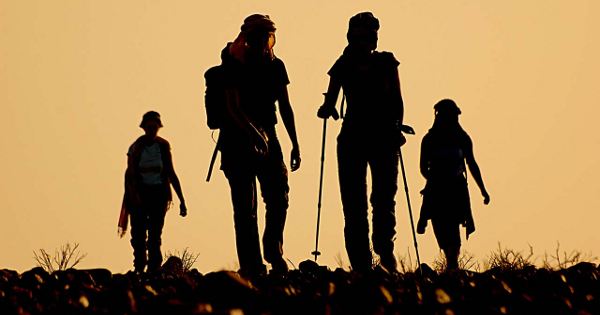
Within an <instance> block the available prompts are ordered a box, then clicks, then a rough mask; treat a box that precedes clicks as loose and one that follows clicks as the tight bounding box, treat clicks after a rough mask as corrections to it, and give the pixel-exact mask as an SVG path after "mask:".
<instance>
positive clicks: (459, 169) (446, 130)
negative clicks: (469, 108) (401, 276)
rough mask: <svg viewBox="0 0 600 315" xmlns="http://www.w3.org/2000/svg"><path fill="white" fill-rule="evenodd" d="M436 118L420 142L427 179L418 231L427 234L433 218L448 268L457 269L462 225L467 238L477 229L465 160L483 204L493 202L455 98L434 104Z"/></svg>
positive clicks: (422, 169) (423, 171)
mask: <svg viewBox="0 0 600 315" xmlns="http://www.w3.org/2000/svg"><path fill="white" fill-rule="evenodd" d="M434 110H435V120H434V122H433V126H432V127H431V129H429V132H428V133H427V134H426V135H425V136H424V137H423V141H422V143H421V162H420V168H421V174H422V175H423V177H425V179H427V184H426V185H425V189H423V191H421V194H422V195H423V204H422V206H421V214H420V216H419V221H418V223H417V233H419V234H423V233H425V228H426V226H427V221H428V220H431V225H432V226H433V233H434V234H435V238H436V239H437V242H438V245H439V247H440V248H441V249H442V251H443V252H444V255H445V256H446V261H447V268H448V269H450V270H452V269H457V268H458V257H459V254H460V245H461V243H460V233H459V232H460V231H459V227H460V225H463V226H464V227H465V228H466V237H467V239H468V238H469V235H470V234H471V233H473V232H474V231H475V223H474V221H473V215H472V213H471V202H470V198H469V190H468V187H467V178H466V168H465V161H466V162H467V165H468V166H469V171H470V172H471V175H472V176H473V179H474V180H475V182H476V183H477V186H479V189H480V190H481V195H482V196H483V203H484V204H486V205H487V204H488V203H489V202H490V196H489V195H488V193H487V191H486V189H485V186H484V185H483V179H482V178H481V172H480V171H479V166H478V165H477V162H476V161H475V156H474V155H473V143H472V141H471V138H470V137H469V135H468V134H467V133H466V132H465V131H464V130H463V129H462V127H461V126H460V123H459V122H458V115H460V113H461V111H460V109H459V108H458V106H456V103H454V101H453V100H450V99H444V100H441V101H439V102H438V103H437V104H435V106H434Z"/></svg>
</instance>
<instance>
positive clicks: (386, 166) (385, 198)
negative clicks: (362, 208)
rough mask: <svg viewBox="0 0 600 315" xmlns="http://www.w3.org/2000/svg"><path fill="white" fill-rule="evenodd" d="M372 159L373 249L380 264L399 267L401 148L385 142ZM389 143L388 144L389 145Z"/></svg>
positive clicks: (387, 266)
mask: <svg viewBox="0 0 600 315" xmlns="http://www.w3.org/2000/svg"><path fill="white" fill-rule="evenodd" d="M381 145H382V147H379V146H378V147H379V148H378V149H377V150H376V151H375V152H374V154H373V155H372V156H371V158H370V159H369V166H370V167H371V178H372V186H373V188H372V190H371V197H370V201H371V205H372V207H373V235H372V239H373V249H374V251H375V253H377V254H378V255H379V256H380V258H381V264H382V265H383V266H384V267H385V268H386V269H390V271H391V270H396V258H395V256H394V236H395V235H396V213H395V205H396V202H395V197H396V192H397V190H398V154H397V153H398V151H397V149H396V148H394V147H391V146H390V145H389V144H386V143H382V144H381ZM386 145H387V146H386Z"/></svg>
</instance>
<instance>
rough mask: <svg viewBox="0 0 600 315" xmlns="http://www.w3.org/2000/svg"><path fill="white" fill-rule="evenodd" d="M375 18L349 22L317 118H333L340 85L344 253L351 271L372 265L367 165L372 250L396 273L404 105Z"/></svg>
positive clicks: (392, 62) (363, 16) (362, 16)
mask: <svg viewBox="0 0 600 315" xmlns="http://www.w3.org/2000/svg"><path fill="white" fill-rule="evenodd" d="M378 30H379V20H378V19H377V18H375V17H374V16H373V14H372V13H370V12H362V13H359V14H356V15H355V16H353V17H352V18H351V19H350V21H349V28H348V33H347V39H348V46H347V47H346V48H345V49H344V52H343V54H342V55H341V56H340V57H339V59H338V60H337V61H336V62H335V64H334V65H333V67H332V68H331V69H330V70H329V72H328V74H329V76H330V81H329V87H328V90H327V93H326V95H325V102H324V104H323V105H322V106H321V107H320V108H319V110H318V112H317V116H318V117H320V118H324V119H327V118H328V117H333V118H334V119H337V118H338V117H339V115H338V112H337V110H336V107H335V104H336V100H337V97H338V94H339V92H340V89H341V88H343V92H344V94H345V97H346V100H347V103H348V105H347V112H346V114H345V117H343V118H344V121H343V124H342V128H341V131H340V133H339V135H338V137H337V157H338V175H339V184H340V192H341V198H342V206H343V211H344V221H345V226H344V236H345V243H346V251H347V253H348V257H349V259H350V264H351V266H352V269H353V270H355V271H358V272H368V271H370V270H371V269H372V267H373V254H372V252H371V246H370V240H369V222H368V202H367V183H366V175H367V166H368V167H369V168H370V170H371V179H372V189H371V196H370V202H371V205H372V208H373V209H372V213H373V234H372V242H373V250H374V251H375V253H376V254H378V255H379V261H380V264H381V266H382V267H384V268H385V269H387V270H388V271H390V272H396V271H397V262H396V258H395V256H394V236H395V234H396V231H395V227H396V216H395V196H396V191H397V189H398V184H397V182H398V160H399V155H398V154H399V150H400V147H401V146H402V145H403V144H404V143H405V142H406V140H405V138H404V136H403V135H402V130H401V127H402V121H403V116H404V104H403V101H402V95H401V92H400V80H399V75H398V65H399V62H398V61H397V60H396V58H395V57H394V55H393V54H392V53H390V52H378V51H376V50H375V49H376V48H377V39H378V38H377V32H378Z"/></svg>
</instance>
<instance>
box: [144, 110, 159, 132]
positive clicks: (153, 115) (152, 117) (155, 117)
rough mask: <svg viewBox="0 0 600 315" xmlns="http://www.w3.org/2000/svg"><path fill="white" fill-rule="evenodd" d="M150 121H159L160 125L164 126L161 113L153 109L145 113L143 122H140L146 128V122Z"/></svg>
mask: <svg viewBox="0 0 600 315" xmlns="http://www.w3.org/2000/svg"><path fill="white" fill-rule="evenodd" d="M149 121H155V122H157V123H158V126H159V127H162V126H163V125H162V121H161V120H160V114H159V113H158V112H155V111H152V110H151V111H149V112H147V113H145V114H144V116H142V122H141V123H140V127H141V128H144V125H146V123H147V122H149Z"/></svg>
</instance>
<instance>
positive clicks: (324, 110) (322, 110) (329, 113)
mask: <svg viewBox="0 0 600 315" xmlns="http://www.w3.org/2000/svg"><path fill="white" fill-rule="evenodd" d="M317 117H319V118H323V119H327V118H329V117H333V119H335V120H338V119H339V118H340V114H338V112H337V109H335V107H334V106H326V105H322V106H321V107H319V110H318V111H317Z"/></svg>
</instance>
